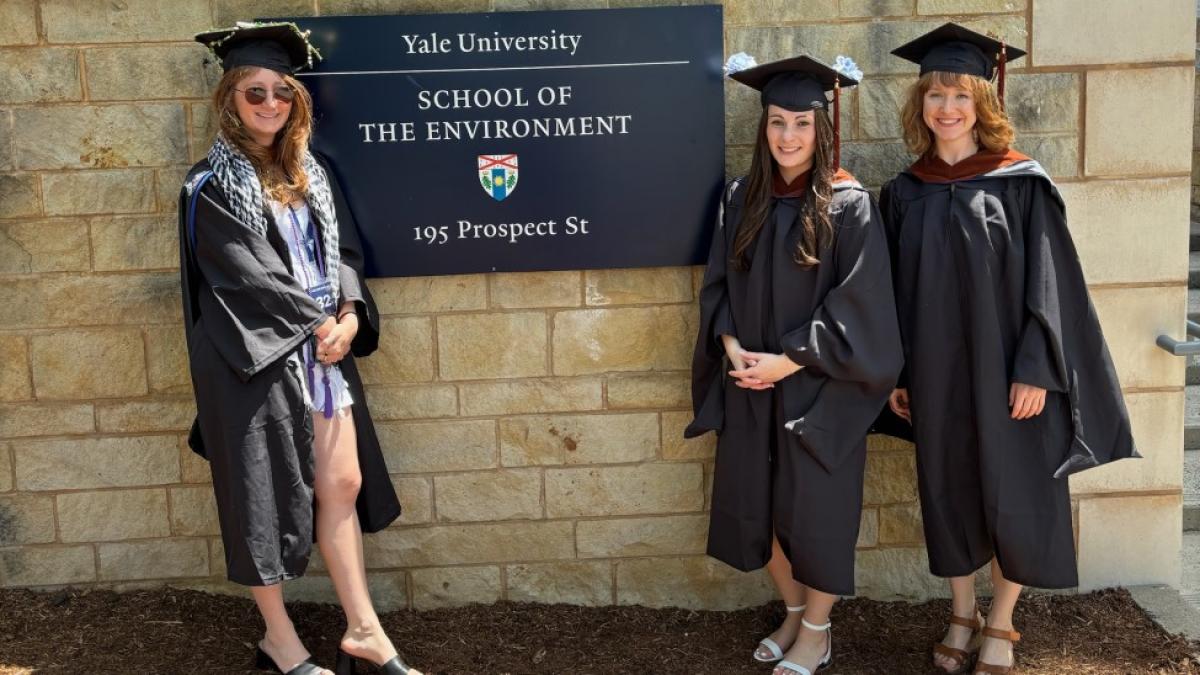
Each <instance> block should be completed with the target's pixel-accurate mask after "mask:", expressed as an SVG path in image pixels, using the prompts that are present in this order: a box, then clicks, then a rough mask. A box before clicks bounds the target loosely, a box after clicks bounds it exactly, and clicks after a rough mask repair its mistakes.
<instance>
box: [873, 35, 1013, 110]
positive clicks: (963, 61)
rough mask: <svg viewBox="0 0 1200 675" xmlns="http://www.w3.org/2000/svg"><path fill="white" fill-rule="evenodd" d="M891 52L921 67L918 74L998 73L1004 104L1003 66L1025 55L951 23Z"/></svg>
mask: <svg viewBox="0 0 1200 675" xmlns="http://www.w3.org/2000/svg"><path fill="white" fill-rule="evenodd" d="M892 53H893V54H895V55H896V56H899V57H900V58H902V59H906V60H908V61H912V62H913V63H917V64H920V66H921V74H922V75H924V74H925V73H931V72H934V71H942V72H946V73H963V74H964V75H975V76H976V77H982V78H983V79H985V80H990V79H992V76H993V75H996V74H997V72H998V73H999V78H998V81H997V85H996V86H997V89H998V93H999V95H1000V101H1001V102H1002V103H1003V101H1004V66H1005V64H1006V63H1008V62H1009V61H1016V60H1017V59H1019V58H1021V57H1022V56H1025V50H1024V49H1019V48H1017V47H1013V46H1012V45H1009V44H1006V43H1004V42H1002V41H1000V40H997V39H995V38H992V37H989V36H987V35H984V34H983V33H977V32H975V31H973V30H971V29H970V28H964V27H962V26H960V25H958V24H956V23H953V22H950V23H947V24H945V25H942V26H939V27H938V28H935V29H934V30H931V31H929V32H928V33H926V34H924V35H922V36H921V37H919V38H917V39H916V40H913V41H912V42H909V43H908V44H904V45H901V46H899V47H897V48H895V49H893V50H892Z"/></svg>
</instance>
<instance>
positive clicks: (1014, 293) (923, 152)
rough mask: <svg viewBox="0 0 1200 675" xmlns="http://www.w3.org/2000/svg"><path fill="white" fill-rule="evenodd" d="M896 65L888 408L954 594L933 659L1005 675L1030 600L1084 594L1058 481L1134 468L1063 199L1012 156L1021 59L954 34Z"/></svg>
mask: <svg viewBox="0 0 1200 675" xmlns="http://www.w3.org/2000/svg"><path fill="white" fill-rule="evenodd" d="M893 53H894V54H896V55H897V56H900V57H902V58H905V59H908V60H910V61H914V62H916V63H918V64H920V66H921V76H920V79H919V80H918V81H917V82H916V83H915V84H914V85H913V86H912V88H911V89H910V92H909V96H908V99H907V102H906V103H905V105H904V109H903V111H902V112H901V121H902V124H903V128H904V138H905V142H906V143H907V145H908V149H909V151H911V152H912V153H913V154H914V155H916V156H917V157H918V159H917V161H916V162H915V163H913V165H912V166H910V167H909V168H908V169H906V170H905V171H903V172H901V173H900V175H899V176H897V177H896V178H895V179H893V180H892V181H891V182H890V183H888V185H886V186H885V187H884V190H883V194H882V198H881V202H882V207H883V216H884V220H885V221H886V223H887V226H888V236H889V243H890V247H891V251H892V256H893V261H892V267H893V269H894V270H895V289H896V306H897V309H898V312H899V317H900V329H901V334H902V336H903V340H904V353H905V357H906V365H905V373H904V375H903V376H902V378H901V382H900V384H899V385H898V387H899V388H898V389H896V391H895V392H894V393H893V394H892V396H891V407H892V410H893V411H895V413H896V414H897V415H900V416H901V417H903V418H905V419H907V420H909V421H910V423H911V424H912V431H913V436H914V438H915V442H916V446H917V478H918V485H919V489H920V496H921V513H922V517H923V521H924V528H925V542H926V546H927V548H928V553H929V567H930V570H931V571H932V572H933V574H935V575H937V576H940V577H947V578H948V579H949V583H950V589H951V592H952V594H953V608H952V612H953V614H952V617H951V619H950V624H951V625H950V628H949V630H948V631H947V633H946V636H945V638H944V639H943V640H942V642H941V643H939V644H936V645H934V651H933V658H934V662H935V663H936V665H937V666H938V667H940V668H942V669H943V670H945V671H947V672H949V673H962V672H966V671H967V670H968V669H970V668H971V665H972V662H973V661H975V660H976V659H977V660H978V664H977V665H976V667H975V672H976V673H998V674H999V673H1010V672H1012V670H1011V669H1012V664H1013V663H1014V657H1013V651H1012V643H1013V642H1015V641H1017V640H1018V639H1020V634H1019V633H1017V632H1016V631H1014V630H1013V624H1012V614H1013V608H1014V607H1015V605H1016V602H1017V598H1018V597H1019V595H1020V593H1021V588H1022V586H1023V585H1030V586H1038V587H1041V588H1068V587H1072V586H1076V585H1077V584H1078V579H1077V574H1076V569H1075V549H1074V538H1073V533H1072V527H1071V501H1070V493H1069V490H1068V486H1067V480H1066V477H1067V476H1068V475H1070V474H1072V473H1075V472H1077V471H1081V470H1084V469H1087V468H1090V467H1093V466H1098V465H1100V464H1103V463H1105V462H1108V461H1111V460H1114V459H1120V458H1122V457H1136V456H1137V452H1136V450H1135V449H1134V446H1133V439H1132V437H1131V435H1130V429H1129V415H1128V413H1127V412H1126V410H1125V405H1124V403H1123V401H1122V398H1121V389H1120V384H1119V383H1118V382H1117V376H1116V372H1115V370H1114V368H1113V363H1112V359H1111V358H1110V357H1109V353H1108V348H1107V346H1106V345H1105V342H1104V336H1103V335H1102V334H1101V332H1100V324H1099V321H1098V320H1097V318H1096V313H1095V310H1094V309H1093V308H1092V305H1091V300H1090V299H1089V297H1088V292H1087V286H1086V284H1085V283H1084V279H1083V272H1082V270H1081V269H1080V265H1079V259H1078V256H1077V255H1076V252H1075V247H1074V245H1073V244H1072V242H1071V235H1070V233H1069V231H1068V230H1067V223H1066V211H1065V208H1064V206H1063V201H1062V198H1061V197H1060V196H1059V194H1058V190H1057V189H1056V188H1055V186H1054V183H1053V182H1052V181H1051V180H1050V177H1049V176H1048V175H1047V174H1046V172H1045V170H1044V169H1042V167H1041V165H1039V164H1038V163H1037V162H1036V161H1034V160H1032V159H1030V158H1029V157H1027V156H1025V155H1023V154H1021V153H1019V152H1017V151H1016V150H1013V149H1012V143H1013V139H1014V135H1015V134H1014V132H1013V127H1012V124H1011V123H1010V122H1009V120H1008V117H1007V116H1006V115H1005V113H1004V109H1003V107H1002V101H1003V98H1002V97H1003V92H1004V69H1005V64H1006V62H1008V61H1012V60H1015V59H1017V58H1020V57H1021V56H1022V55H1023V54H1024V52H1023V51H1021V50H1019V49H1016V48H1014V47H1011V46H1008V45H1005V44H1004V43H1002V42H999V41H997V40H994V39H992V38H989V37H987V36H985V35H980V34H979V33H975V32H973V31H970V30H968V29H965V28H963V27H961V26H958V25H955V24H953V23H950V24H946V25H944V26H942V27H940V28H938V29H937V30H935V31H933V32H931V33H929V34H927V35H924V36H922V37H920V38H918V39H917V40H915V41H913V42H911V43H909V44H907V45H904V46H903V47H900V48H898V49H896V50H895V51H894V52H893ZM992 77H997V78H998V80H999V86H998V87H993V86H992V84H991V82H990V80H991V78H992ZM989 563H990V566H991V577H992V585H993V597H992V602H991V605H990V607H989V608H988V614H987V622H986V626H985V625H984V622H983V619H982V615H981V614H980V612H979V610H978V609H977V607H976V603H975V581H974V575H975V571H976V570H978V569H980V568H981V567H983V566H984V565H988V564H989Z"/></svg>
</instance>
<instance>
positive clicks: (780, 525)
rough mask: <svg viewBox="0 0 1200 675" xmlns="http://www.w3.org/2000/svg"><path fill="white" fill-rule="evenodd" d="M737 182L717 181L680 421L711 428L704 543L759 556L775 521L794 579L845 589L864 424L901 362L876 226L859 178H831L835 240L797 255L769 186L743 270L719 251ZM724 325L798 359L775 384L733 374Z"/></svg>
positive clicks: (741, 558) (850, 588) (751, 563)
mask: <svg viewBox="0 0 1200 675" xmlns="http://www.w3.org/2000/svg"><path fill="white" fill-rule="evenodd" d="M744 192H745V188H744V181H743V180H742V179H737V180H734V181H733V182H732V183H731V184H730V185H729V187H728V188H727V189H726V191H725V197H724V199H723V209H722V214H721V218H720V220H719V222H718V227H717V230H716V233H715V235H714V237H713V244H712V250H711V252H710V253H709V259H708V267H707V269H706V271H705V275H704V282H703V286H702V288H701V290H700V332H699V336H698V338H697V341H696V350H695V356H694V358H693V362H692V402H693V409H694V412H695V419H694V420H693V422H692V423H691V424H690V425H689V426H688V428H687V430H686V431H685V435H686V436H688V437H693V436H697V435H699V434H702V433H704V432H706V431H710V430H712V431H716V432H717V433H718V435H719V438H718V441H717V459H716V468H715V475H714V480H713V498H712V513H711V516H710V523H709V532H708V554H709V555H711V556H713V557H715V558H717V559H719V560H721V561H723V562H725V563H728V564H729V565H732V566H733V567H735V568H737V569H739V570H743V571H749V570H754V569H758V568H760V567H762V566H763V565H765V564H766V563H767V561H768V560H769V559H770V557H771V534H772V531H774V533H775V534H776V536H777V537H778V538H779V542H780V545H781V546H782V547H783V550H784V552H785V553H786V554H787V556H788V559H789V560H790V561H791V564H792V574H793V576H794V577H795V578H796V580H797V581H799V582H800V583H803V584H805V585H807V586H811V587H813V588H815V589H817V590H820V591H824V592H826V593H835V594H840V595H851V594H853V593H854V548H855V544H856V542H857V540H858V529H859V522H860V518H861V513H862V483H863V470H864V467H865V463H866V441H865V435H866V433H867V429H868V427H869V426H870V425H871V423H872V421H874V420H875V417H876V415H878V414H879V411H880V408H881V407H882V406H883V405H884V403H885V401H886V400H887V396H888V394H889V393H890V392H891V390H892V387H893V385H894V384H895V382H896V376H897V374H898V373H899V371H900V368H901V354H900V346H899V332H898V328H897V326H896V311H895V308H894V306H893V300H892V288H891V282H892V280H891V272H890V269H889V266H888V255H887V246H886V239H885V235H884V232H883V225H882V222H881V221H880V219H879V214H878V211H877V209H876V208H875V205H874V203H873V202H872V201H871V198H870V196H869V195H868V193H867V192H866V191H865V190H863V189H862V187H861V186H860V185H859V184H858V183H857V182H855V181H853V180H852V179H845V180H842V181H840V182H838V183H836V184H835V194H834V199H833V205H832V207H831V208H832V212H833V220H834V228H835V230H834V237H833V241H832V242H831V244H829V245H828V246H827V247H826V249H825V250H824V251H822V253H821V255H820V258H821V261H822V262H821V263H820V264H819V265H816V266H815V267H808V268H805V267H801V266H800V265H798V264H796V263H795V262H794V260H793V254H794V252H795V248H796V241H797V238H798V237H799V233H800V229H799V223H798V219H797V214H798V209H799V208H800V200H799V199H789V198H776V199H775V200H774V203H773V206H772V210H771V213H770V215H769V217H768V221H767V223H765V224H764V226H763V230H762V232H761V233H760V235H759V241H758V242H756V248H755V253H754V257H755V259H754V264H753V265H752V266H751V268H750V269H749V270H747V271H739V270H737V269H734V268H733V267H732V266H731V265H730V264H729V257H730V253H729V252H730V251H732V250H733V240H734V235H735V233H736V229H737V227H738V224H739V222H740V217H741V216H740V214H741V213H742V211H743V208H742V205H743V200H744ZM765 261H769V262H766V264H764V262H765ZM722 334H730V335H734V336H736V337H737V338H738V340H739V341H740V342H741V344H742V346H743V347H745V348H746V349H749V350H751V351H769V352H773V353H785V354H787V355H788V357H789V358H791V359H792V360H793V361H795V362H796V363H798V364H800V365H802V366H804V368H803V369H802V370H800V371H799V372H797V373H795V374H793V375H791V376H789V377H787V378H784V379H783V380H781V381H780V382H778V383H777V384H776V385H775V388H774V389H769V390H765V391H750V390H746V389H742V388H740V387H737V386H736V385H734V384H733V383H732V378H731V377H730V376H729V375H728V371H729V369H730V365H729V362H728V359H727V357H726V355H725V350H724V347H723V345H722V342H721V335H722Z"/></svg>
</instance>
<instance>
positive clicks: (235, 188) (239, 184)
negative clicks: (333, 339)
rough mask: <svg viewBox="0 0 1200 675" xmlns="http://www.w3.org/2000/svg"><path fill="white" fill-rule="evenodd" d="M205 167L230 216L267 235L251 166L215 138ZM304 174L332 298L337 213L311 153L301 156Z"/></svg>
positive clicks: (262, 194)
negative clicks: (226, 205) (319, 233)
mask: <svg viewBox="0 0 1200 675" xmlns="http://www.w3.org/2000/svg"><path fill="white" fill-rule="evenodd" d="M208 163H209V165H211V166H212V170H213V178H215V179H216V181H217V185H219V186H220V187H221V191H222V192H223V193H224V194H225V198H226V199H227V200H228V201H229V206H230V207H231V208H232V209H233V215H235V216H237V219H238V220H240V221H242V222H243V223H245V224H246V226H247V227H249V228H250V229H252V230H254V231H255V232H257V233H258V234H260V235H262V236H264V237H265V236H266V235H267V226H268V224H269V222H268V220H267V211H266V190H265V189H264V188H263V184H262V180H261V179H259V177H258V173H257V172H255V171H254V165H253V164H251V163H250V160H249V159H247V158H246V156H245V155H243V154H242V152H241V151H240V150H238V149H237V147H236V146H234V145H233V144H232V143H230V142H229V141H228V140H226V139H225V137H224V135H222V134H218V135H217V140H215V141H214V142H213V144H212V147H211V148H209V150H208ZM304 171H305V173H307V174H308V194H307V195H305V197H306V199H307V201H308V208H309V209H311V210H312V212H313V214H314V215H315V216H316V218H317V221H318V222H319V223H320V224H321V227H320V231H321V249H322V251H321V252H322V253H323V254H324V257H325V276H326V278H327V279H328V280H329V285H330V288H331V289H332V291H333V297H335V298H337V297H339V293H340V291H341V288H340V284H339V279H338V268H339V267H340V266H341V261H342V256H341V253H340V252H339V249H338V223H337V213H336V211H335V210H334V207H333V192H332V190H330V188H329V177H328V176H326V175H325V170H324V169H322V168H321V165H320V164H318V163H317V160H316V158H314V157H313V155H312V153H311V152H307V151H306V152H305V153H304Z"/></svg>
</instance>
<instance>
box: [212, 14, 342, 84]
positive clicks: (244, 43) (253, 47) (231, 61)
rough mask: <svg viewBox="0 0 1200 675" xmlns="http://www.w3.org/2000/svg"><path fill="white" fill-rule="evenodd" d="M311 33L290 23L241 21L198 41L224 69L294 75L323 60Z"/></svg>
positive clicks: (213, 31)
mask: <svg viewBox="0 0 1200 675" xmlns="http://www.w3.org/2000/svg"><path fill="white" fill-rule="evenodd" d="M310 32H311V31H302V30H300V27H299V26H297V25H296V24H294V23H292V22H290V21H280V22H274V23H245V22H238V23H237V25H235V26H233V27H232V28H221V29H218V30H212V31H207V32H204V33H198V34H197V35H196V42H199V43H200V44H202V45H204V46H206V47H208V48H209V49H210V50H212V52H213V54H215V55H216V56H217V58H219V59H220V60H221V68H222V69H223V70H229V69H231V68H237V67H239V66H260V67H263V68H270V69H271V70H274V71H275V72H277V73H285V74H288V75H292V74H295V72H296V71H297V70H299V69H301V68H311V67H312V65H313V58H314V57H315V58H316V59H317V60H318V61H319V60H321V52H319V51H317V48H316V47H314V46H312V44H311V43H310V42H309V41H308V35H309V33H310Z"/></svg>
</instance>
